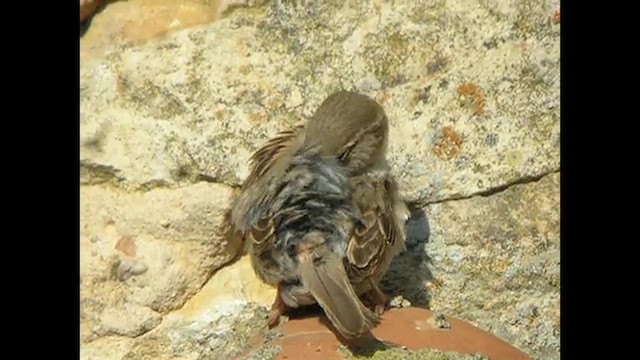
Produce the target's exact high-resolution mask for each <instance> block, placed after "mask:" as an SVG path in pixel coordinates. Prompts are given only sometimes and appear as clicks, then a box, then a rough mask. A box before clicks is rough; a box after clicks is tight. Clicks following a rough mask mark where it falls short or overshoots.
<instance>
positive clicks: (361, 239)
mask: <svg viewBox="0 0 640 360" xmlns="http://www.w3.org/2000/svg"><path fill="white" fill-rule="evenodd" d="M351 186H352V188H353V205H354V207H355V208H356V209H357V210H358V213H359V216H360V221H359V222H358V223H357V224H356V226H355V228H354V232H353V235H352V237H351V239H350V240H349V244H348V246H347V258H348V259H349V262H350V263H351V265H352V268H353V270H354V271H356V272H358V273H359V274H361V275H363V276H371V275H373V274H374V273H376V272H377V271H379V270H382V271H386V269H385V268H386V267H387V266H388V262H390V259H391V258H392V257H393V256H395V255H396V254H397V253H398V252H400V251H402V250H404V242H405V233H404V222H405V221H406V219H407V218H408V213H409V211H408V209H407V207H406V205H405V204H404V202H403V201H402V200H401V199H400V197H399V195H398V191H397V187H396V184H395V181H394V180H393V178H391V177H390V176H389V175H382V176H378V175H371V174H364V175H361V176H358V177H355V178H352V181H351Z"/></svg>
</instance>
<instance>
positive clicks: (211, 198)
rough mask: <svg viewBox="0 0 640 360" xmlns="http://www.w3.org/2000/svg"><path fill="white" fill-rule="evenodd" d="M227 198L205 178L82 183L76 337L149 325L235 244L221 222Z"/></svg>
mask: <svg viewBox="0 0 640 360" xmlns="http://www.w3.org/2000/svg"><path fill="white" fill-rule="evenodd" d="M232 197H233V191H232V189H230V188H229V187H227V186H224V185H219V184H208V183H198V184H194V185H191V186H188V187H184V188H179V189H156V190H151V191H148V192H146V193H126V192H123V191H121V190H118V189H109V188H105V187H100V186H82V187H81V189H80V306H81V324H83V325H84V326H81V339H82V341H90V340H93V339H94V338H95V337H96V336H102V335H107V334H118V335H126V336H138V335H140V334H142V333H144V332H146V331H148V330H150V329H152V328H154V327H155V326H157V325H158V324H159V323H160V314H166V313H167V312H168V311H170V310H173V309H176V308H179V307H180V306H182V305H183V304H184V302H185V301H186V300H187V299H188V298H189V297H190V296H192V295H193V294H195V293H196V292H197V291H198V290H199V289H200V288H201V287H202V285H203V284H204V283H205V281H206V280H207V279H208V278H209V276H210V275H211V274H212V272H213V271H214V270H216V269H217V268H219V267H220V266H222V265H224V264H225V263H227V262H228V261H229V260H231V259H232V258H233V257H234V256H235V255H236V254H237V253H238V250H239V246H240V244H239V243H227V242H226V240H225V239H224V238H223V231H224V229H223V228H221V225H222V219H223V216H224V211H225V210H226V208H227V207H228V206H229V204H230V201H231V199H232ZM123 244H125V245H123Z"/></svg>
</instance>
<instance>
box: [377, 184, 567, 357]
mask: <svg viewBox="0 0 640 360" xmlns="http://www.w3.org/2000/svg"><path fill="white" fill-rule="evenodd" d="M559 183H560V174H559V173H554V174H551V175H548V176H545V177H543V178H542V179H540V180H539V181H537V182H532V183H529V184H522V185H514V186H512V187H510V188H508V189H506V190H505V191H503V192H499V193H496V194H493V195H491V196H486V197H484V196H478V197H473V198H470V199H465V200H458V201H448V202H444V203H440V204H433V205H430V206H427V207H425V208H424V209H421V210H420V211H416V212H414V218H413V219H412V220H411V221H410V223H409V228H410V230H411V231H410V234H411V235H410V236H411V237H412V238H411V239H410V240H412V241H410V244H409V247H408V251H407V252H406V253H404V254H402V255H401V256H400V258H398V259H397V260H398V261H396V262H395V263H394V264H393V265H392V270H391V272H390V273H389V276H388V277H387V278H386V279H385V280H384V283H385V285H386V286H385V288H386V291H388V292H389V293H392V294H393V293H402V295H403V296H404V297H406V298H407V299H409V300H410V301H411V302H412V303H413V304H414V305H415V304H423V305H428V306H429V308H431V309H432V310H433V311H438V312H442V313H444V314H446V315H451V316H456V317H459V318H462V319H465V320H467V321H470V322H471V323H473V324H474V325H476V326H478V327H480V328H482V329H484V330H487V331H489V332H491V333H493V334H496V335H497V336H499V337H501V338H503V339H505V340H506V341H508V342H510V343H512V344H514V345H516V346H518V347H519V348H520V349H521V350H523V351H525V352H526V353H528V354H530V355H531V356H532V357H533V358H535V359H559V358H560V191H559V189H560V188H559ZM416 214H417V215H416ZM420 223H422V225H419V226H418V224H420ZM422 231H426V232H422Z"/></svg>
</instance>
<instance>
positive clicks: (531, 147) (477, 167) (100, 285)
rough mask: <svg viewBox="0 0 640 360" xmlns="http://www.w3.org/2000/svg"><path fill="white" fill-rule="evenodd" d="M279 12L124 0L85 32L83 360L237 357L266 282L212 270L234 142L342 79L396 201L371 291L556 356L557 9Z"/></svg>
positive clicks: (236, 164) (239, 271) (264, 133)
mask: <svg viewBox="0 0 640 360" xmlns="http://www.w3.org/2000/svg"><path fill="white" fill-rule="evenodd" d="M157 2H158V3H160V2H163V4H165V3H166V4H169V3H170V1H169V0H162V1H160V0H157ZM232 3H233V4H232ZM296 3H297V4H293V3H292V2H287V1H282V6H281V7H280V8H279V9H275V8H274V6H273V4H274V2H273V1H271V2H265V1H248V2H246V5H249V6H247V7H245V6H237V5H243V4H242V1H235V0H234V1H227V2H226V4H227V5H225V6H227V7H226V8H225V9H226V10H225V11H224V13H223V14H218V11H219V9H220V8H215V7H213V5H212V4H209V3H206V4H204V3H203V4H199V5H197V6H200V7H202V8H203V9H204V8H205V7H206V8H207V9H213V10H210V11H213V12H215V14H213V15H211V14H209V13H207V14H209V15H206V16H205V14H204V13H202V12H198V11H193V9H192V7H193V6H196V5H194V4H195V2H183V3H181V4H180V9H181V10H180V11H167V6H169V5H166V4H165V5H163V7H162V8H160V7H157V8H154V7H153V4H152V2H151V1H149V2H146V3H145V2H144V1H142V0H139V1H130V2H115V3H113V4H111V5H109V6H107V8H105V10H104V11H102V12H101V13H100V14H99V16H96V17H95V18H94V19H93V20H92V24H91V26H90V27H89V28H88V29H87V30H86V33H85V34H84V35H83V38H82V39H81V64H80V144H81V147H80V159H79V160H80V184H81V239H80V260H81V263H80V267H81V269H80V270H81V272H80V275H81V278H80V286H81V299H80V302H81V324H80V328H81V339H80V340H81V358H82V359H94V360H95V359H100V360H102V359H118V360H120V359H124V358H126V359H147V358H148V359H168V358H175V359H209V358H219V356H232V354H234V353H237V351H239V349H238V347H239V346H240V345H239V344H240V343H241V342H242V339H244V338H245V337H246V336H249V335H248V334H249V333H251V332H256V331H259V329H258V328H257V327H252V326H253V325H251V326H249V324H254V323H256V322H258V320H257V319H259V318H260V314H261V313H260V312H259V311H263V310H264V309H265V306H266V305H268V302H269V298H270V297H271V296H272V295H273V291H272V289H268V288H264V287H261V286H260V285H258V284H256V283H254V282H256V281H257V280H255V278H254V277H252V276H251V275H252V274H251V271H250V268H249V267H248V266H247V263H246V261H245V260H241V261H239V262H236V263H234V264H233V265H232V266H231V267H230V268H222V270H220V268H221V267H222V266H224V265H225V264H228V263H229V262H230V261H232V259H234V258H235V257H236V256H237V255H238V254H239V252H240V251H241V249H240V244H238V243H234V242H227V240H225V238H224V237H223V233H224V230H225V229H224V226H223V225H222V224H223V220H224V211H225V209H226V208H227V207H228V206H229V204H230V202H231V201H232V198H233V196H234V193H235V188H236V187H237V186H238V185H239V184H240V183H241V182H242V181H243V180H244V178H245V177H246V176H247V173H248V159H249V157H250V156H251V154H252V152H253V151H254V150H256V149H257V148H258V147H259V146H260V145H261V144H262V143H263V142H264V141H265V140H266V139H268V138H269V137H271V136H273V135H274V134H275V133H276V132H278V131H280V130H284V129H287V128H289V127H291V126H293V125H294V124H297V123H300V122H304V121H305V120H306V119H307V118H308V117H309V116H310V115H311V114H312V113H313V111H314V110H315V109H316V108H317V106H318V105H319V104H320V102H321V101H322V100H323V99H324V98H326V96H328V95H329V94H330V93H331V92H333V91H334V90H337V89H350V90H356V91H360V92H363V93H366V94H368V95H370V96H372V97H374V98H375V99H376V100H378V101H379V102H380V103H381V104H382V105H383V107H384V108H385V111H386V112H387V114H388V116H389V119H390V124H391V129H390V144H389V160H390V163H391V166H392V168H393V171H394V173H395V175H396V176H397V177H398V180H399V182H400V186H401V189H402V192H403V194H404V195H405V197H406V198H407V199H408V200H409V201H410V203H411V205H412V208H413V217H412V218H411V219H410V221H409V224H408V228H409V239H408V251H407V252H406V253H404V254H403V255H402V256H400V257H399V258H398V259H397V261H396V262H395V264H394V265H393V267H392V271H391V272H390V273H389V276H388V277H387V278H386V279H385V288H386V289H387V291H388V292H389V294H390V295H391V296H394V295H398V294H401V295H403V296H404V297H405V298H406V299H408V300H410V301H411V302H412V303H413V304H414V305H416V304H418V305H420V304H422V305H426V306H429V307H430V308H432V309H433V310H434V311H439V312H443V313H445V314H448V315H451V316H456V317H458V318H461V319H464V320H467V321H470V322H472V323H473V324H475V325H477V326H479V327H480V328H482V329H485V330H488V331H490V332H492V333H494V334H496V335H498V336H499V337H501V338H503V339H505V340H506V341H509V342H510V343H512V344H514V345H516V346H518V347H519V348H520V349H522V350H523V351H525V352H527V353H528V354H530V355H531V356H532V358H534V359H559V356H560V355H559V339H560V334H559V321H560V320H559V319H560V318H559V297H560V294H559V289H560V284H559V274H560V269H559V261H560V258H559V177H560V173H559V171H560V154H559V153H560V120H559V119H560V95H559V92H560V47H559V41H560V37H559V34H560V17H559V2H558V1H557V0H550V1H537V0H534V1H527V0H513V1H496V0H450V1H445V0H420V1H410V0H395V1H383V0H367V1H365V0H358V1H356V0H349V1H336V0H332V1H322V2H320V1H315V2H314V1H308V4H307V5H306V6H302V5H301V4H300V2H296ZM228 5H234V6H232V7H229V6H228ZM151 9H154V10H153V11H151ZM207 11H209V10H207ZM124 14H129V15H128V17H123V16H124ZM131 14H135V16H133V15H131ZM172 14H174V15H172ZM172 16H175V18H172ZM132 18H133V19H144V21H137V22H136V21H133V20H132ZM214 19H218V20H217V21H213V20H214ZM178 29H179V30H178ZM212 274H213V276H212ZM236 278H241V279H243V280H242V281H243V284H242V285H234V282H233V279H236ZM221 294H225V296H222V297H221V296H220V295H221ZM195 308H197V309H198V310H197V311H196V310H194V309H195ZM256 309H261V310H256ZM243 324H244V325H243ZM236 330H238V331H236ZM240 330H241V331H240ZM221 344H224V345H221ZM234 346H235V348H234Z"/></svg>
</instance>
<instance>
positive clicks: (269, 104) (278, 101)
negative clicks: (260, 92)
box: [264, 92, 285, 111]
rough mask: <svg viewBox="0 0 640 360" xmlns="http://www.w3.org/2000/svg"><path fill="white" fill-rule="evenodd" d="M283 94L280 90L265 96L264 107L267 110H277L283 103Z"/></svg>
mask: <svg viewBox="0 0 640 360" xmlns="http://www.w3.org/2000/svg"><path fill="white" fill-rule="evenodd" d="M284 101H285V96H284V95H283V94H281V93H280V92H275V93H273V94H272V95H271V96H269V97H268V98H267V100H266V101H265V103H264V107H265V108H267V110H269V111H273V110H278V109H279V108H281V107H282V106H283V105H284Z"/></svg>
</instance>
